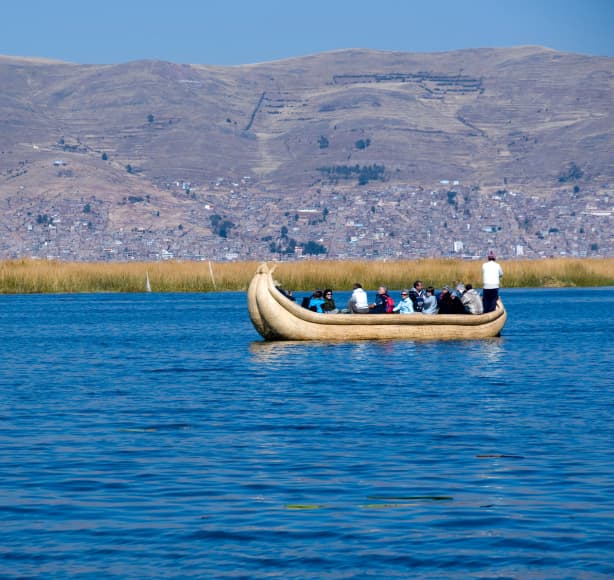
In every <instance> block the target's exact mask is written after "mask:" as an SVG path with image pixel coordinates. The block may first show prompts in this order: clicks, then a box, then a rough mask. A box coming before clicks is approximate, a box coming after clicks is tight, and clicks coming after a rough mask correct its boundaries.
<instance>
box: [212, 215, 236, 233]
mask: <svg viewBox="0 0 614 580" xmlns="http://www.w3.org/2000/svg"><path fill="white" fill-rule="evenodd" d="M209 220H210V221H211V228H212V229H213V231H214V233H215V234H217V235H218V236H220V237H221V238H227V237H228V233H229V232H230V230H231V229H232V228H234V227H235V225H234V224H233V223H232V222H231V221H229V220H227V219H224V218H223V217H222V216H221V215H218V214H213V215H212V216H210V217H209Z"/></svg>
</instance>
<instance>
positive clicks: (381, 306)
mask: <svg viewBox="0 0 614 580" xmlns="http://www.w3.org/2000/svg"><path fill="white" fill-rule="evenodd" d="M393 307H394V300H393V299H392V298H390V296H388V288H386V286H380V287H379V288H378V289H377V294H376V295H375V302H374V303H373V304H369V312H370V313H371V314H386V313H388V312H392V309H393Z"/></svg>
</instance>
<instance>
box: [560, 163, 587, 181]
mask: <svg viewBox="0 0 614 580" xmlns="http://www.w3.org/2000/svg"><path fill="white" fill-rule="evenodd" d="M583 175H584V171H582V169H580V168H579V167H578V166H577V165H576V164H575V163H570V164H569V166H568V167H567V168H566V169H565V170H564V171H563V172H562V173H561V174H560V175H559V183H567V182H568V181H576V180H578V179H580V178H581V177H582V176H583Z"/></svg>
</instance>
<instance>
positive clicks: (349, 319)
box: [247, 264, 507, 341]
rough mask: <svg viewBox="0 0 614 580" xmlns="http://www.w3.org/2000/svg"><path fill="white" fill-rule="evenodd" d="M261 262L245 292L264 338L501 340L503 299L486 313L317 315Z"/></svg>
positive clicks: (504, 316)
mask: <svg viewBox="0 0 614 580" xmlns="http://www.w3.org/2000/svg"><path fill="white" fill-rule="evenodd" d="M273 270H274V267H273V268H269V267H268V266H267V264H260V266H259V267H258V270H257V271H256V274H255V275H254V277H253V279H252V281H251V283H250V285H249V289H248V291H247V307H248V310H249V316H250V318H251V320H252V323H253V324H254V326H255V327H256V330H257V331H258V332H259V333H260V334H261V335H262V337H263V338H264V339H265V340H324V341H328V340H374V339H376V340H377V339H407V340H463V339H474V338H490V337H494V336H499V335H500V334H501V329H502V328H503V325H504V324H505V321H506V320H507V313H506V312H505V308H504V307H503V303H502V302H501V301H500V300H499V302H498V303H497V308H496V310H495V311H494V312H489V313H488V314H478V315H476V314H318V313H316V312H312V311H311V310H307V309H306V308H303V307H302V306H299V305H298V304H296V302H293V301H292V300H289V299H288V298H286V297H285V296H284V295H283V294H282V293H281V292H280V291H279V290H278V289H277V287H276V284H275V282H274V280H273V276H272V274H273Z"/></svg>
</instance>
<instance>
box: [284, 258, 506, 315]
mask: <svg viewBox="0 0 614 580" xmlns="http://www.w3.org/2000/svg"><path fill="white" fill-rule="evenodd" d="M482 276H483V296H480V294H479V292H478V291H477V290H475V289H474V288H473V286H472V285H471V284H463V283H462V282H461V283H459V284H457V285H456V288H454V289H453V290H451V289H450V287H449V286H443V287H442V288H441V291H440V292H439V294H436V292H435V288H434V287H433V286H427V287H426V288H424V285H423V283H422V280H416V281H415V282H414V284H413V286H412V288H411V289H407V288H406V289H403V290H402V291H401V298H400V300H399V301H398V303H396V304H395V303H394V300H393V299H392V298H391V297H390V295H389V293H388V288H386V286H380V287H379V288H378V289H377V293H376V294H375V298H374V300H373V302H369V300H368V297H367V293H366V292H365V290H364V288H363V287H362V285H361V284H360V283H359V282H356V283H354V286H353V289H352V295H351V296H350V299H349V302H348V304H347V308H345V309H339V308H338V307H337V305H336V304H335V300H334V299H333V291H332V289H330V288H327V289H326V290H320V289H317V290H316V291H315V292H314V293H313V294H312V295H311V296H308V297H306V298H303V301H302V306H303V307H305V308H308V309H310V310H313V311H314V312H320V313H323V314H334V313H338V312H349V313H352V314H386V313H398V314H414V313H422V314H438V313H439V314H482V313H486V312H492V311H493V310H494V309H495V308H496V304H497V299H498V297H499V280H500V278H501V277H502V276H503V270H502V269H501V266H500V265H499V264H498V263H497V262H496V257H495V254H494V252H493V251H492V250H491V251H490V252H489V254H488V261H487V262H485V263H484V264H483V265H482ZM280 291H282V292H283V293H285V294H286V295H288V292H287V291H284V290H282V289H281V288H280ZM290 294H291V293H290ZM289 297H290V298H291V299H292V300H294V297H293V296H291V295H290V296H289Z"/></svg>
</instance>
